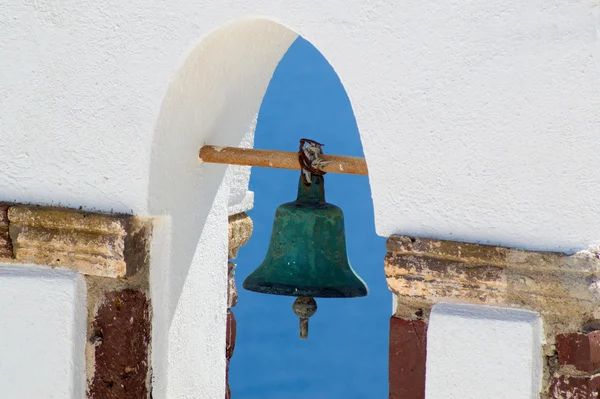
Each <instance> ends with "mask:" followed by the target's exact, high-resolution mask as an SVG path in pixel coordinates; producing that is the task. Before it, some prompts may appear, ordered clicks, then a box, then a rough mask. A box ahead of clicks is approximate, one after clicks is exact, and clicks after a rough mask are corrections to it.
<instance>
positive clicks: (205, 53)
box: [148, 19, 389, 398]
mask: <svg viewBox="0 0 600 399" xmlns="http://www.w3.org/2000/svg"><path fill="white" fill-rule="evenodd" d="M297 37H298V35H297V34H296V33H295V32H293V31H292V30H290V29H288V28H286V27H284V26H282V25H280V24H277V23H275V22H273V21H269V20H265V19H244V20H238V21H234V22H232V23H229V24H227V25H225V26H223V27H221V28H219V29H217V30H216V31H214V32H212V33H211V34H209V35H208V36H207V37H205V38H203V39H202V40H201V41H200V42H199V43H198V44H197V45H196V46H193V49H192V51H191V52H190V54H188V55H187V56H186V57H185V60H184V61H183V63H182V66H181V67H180V68H179V69H178V71H177V72H176V73H175V74H174V77H173V79H172V81H171V82H170V84H169V87H168V90H167V92H166V94H165V97H164V100H163V103H162V106H161V111H160V115H159V117H158V120H157V123H156V128H155V132H154V140H153V147H152V154H151V159H150V160H149V162H150V165H151V166H150V178H149V182H148V185H149V187H148V191H149V196H148V198H149V199H148V210H149V212H150V213H151V214H152V215H153V216H157V227H156V229H155V231H154V239H153V243H154V244H153V248H152V256H151V272H150V280H151V282H150V291H151V296H152V302H153V330H152V369H153V397H155V398H162V397H169V398H170V397H186V395H187V396H192V397H193V396H195V395H197V393H198V390H202V391H203V392H202V395H203V396H206V397H215V398H218V397H223V395H224V392H223V389H224V385H223V384H222V383H221V382H222V381H224V380H225V368H226V363H225V359H224V356H223V351H224V347H225V326H226V322H225V319H226V306H227V304H226V298H225V295H224V293H225V290H226V286H227V241H228V240H227V218H228V216H229V215H230V214H231V212H232V209H235V212H241V211H245V210H247V209H245V208H244V206H245V204H246V203H247V202H249V201H247V196H246V194H247V187H248V179H249V171H248V168H239V167H235V170H233V173H232V168H234V167H229V169H227V167H225V166H223V165H211V164H202V163H201V162H200V161H199V159H198V153H197V150H198V149H199V148H200V147H201V146H202V145H204V144H213V145H223V146H235V147H240V146H252V145H253V140H254V130H255V127H256V121H257V115H258V112H259V109H260V107H261V103H262V102H263V97H264V95H265V92H266V90H267V87H268V86H269V82H271V78H272V76H273V73H274V71H275V68H276V67H277V65H278V64H279V61H280V60H281V58H282V57H283V56H284V54H285V53H286V51H287V50H288V48H289V47H290V45H291V44H292V43H293V42H294V41H295V40H296V38H297ZM296 45H297V46H308V44H307V43H306V42H304V41H299V42H296ZM311 51H313V53H312V54H311V55H310V56H311V57H313V58H314V57H316V58H319V57H320V58H319V59H320V61H319V62H320V63H321V65H323V63H325V64H327V63H326V61H325V60H324V58H322V56H321V55H320V54H319V53H318V51H317V50H315V49H312V50H311ZM288 61H289V60H288ZM288 61H286V62H284V63H283V64H282V66H285V65H286V64H287V62H288ZM291 61H292V63H297V60H294V59H291ZM327 67H328V68H329V69H328V70H327V72H326V74H327V78H326V80H324V81H323V82H321V83H324V82H327V84H328V86H326V87H325V86H324V87H321V91H320V92H319V93H317V92H315V93H313V95H318V96H322V95H323V93H326V94H327V95H332V94H333V95H334V96H336V97H335V101H337V102H338V103H337V104H338V105H339V106H340V107H341V108H340V109H343V110H344V111H343V113H341V114H339V113H330V114H327V113H323V112H321V113H320V114H319V115H321V116H327V120H328V124H329V125H328V127H325V125H322V124H321V125H319V121H318V119H314V118H313V119H312V120H311V119H310V118H304V119H301V120H305V122H306V123H305V124H303V125H298V124H297V123H296V124H295V128H294V129H293V130H292V129H291V128H290V126H289V125H286V126H280V127H278V126H275V128H272V129H271V130H270V131H269V132H265V134H262V135H261V134H259V136H258V137H259V140H260V141H259V145H258V146H259V147H262V148H276V149H280V150H287V149H291V150H295V149H296V148H297V145H298V140H299V139H300V138H301V137H302V136H309V137H310V138H313V139H316V140H322V141H324V142H325V144H326V145H327V147H326V148H325V150H326V151H327V150H329V149H331V151H332V152H333V151H335V152H336V153H339V154H345V155H359V154H361V152H362V151H361V148H360V137H359V135H358V130H357V128H356V122H355V120H354V116H353V113H352V109H351V106H350V103H349V101H348V98H347V96H346V94H345V91H344V89H343V87H342V85H341V83H340V81H339V78H337V76H336V74H335V72H334V71H333V69H332V68H331V66H328V65H327ZM277 81H278V80H274V82H275V84H273V85H271V91H270V94H269V95H268V96H267V99H266V102H265V104H266V105H267V106H268V104H269V101H270V100H269V99H270V98H272V96H273V95H274V94H276V91H277V90H280V89H281V87H279V88H278V85H277ZM330 98H331V99H333V97H330ZM282 99H283V101H287V100H288V99H290V96H284V97H282ZM304 101H305V105H307V104H308V103H307V102H306V101H308V102H310V100H308V99H307V98H304ZM271 111H272V109H271ZM263 112H264V114H263V117H262V118H261V120H264V121H265V122H264V123H266V124H268V123H269V121H271V123H273V122H275V123H277V122H276V121H277V120H276V119H275V120H274V119H272V118H269V117H268V113H269V112H270V111H269V108H264V107H263ZM305 112H307V115H308V116H310V115H313V116H314V115H315V112H316V108H313V109H312V110H311V109H308V108H305ZM341 115H343V116H341ZM298 116H299V114H296V117H298ZM305 116H306V115H305ZM336 118H337V119H336ZM279 120H280V121H281V119H279ZM296 120H297V121H298V120H300V119H296ZM288 122H289V121H288ZM315 126H321V132H318V129H315ZM261 129H267V127H264V128H261ZM227 170H229V172H228V173H226V171H227ZM254 174H255V177H254V183H253V185H257V184H258V188H255V190H256V194H257V201H256V202H257V203H258V202H260V205H261V207H260V208H257V209H256V211H255V215H254V218H256V219H257V222H258V223H256V226H257V231H256V233H255V234H256V236H255V237H254V238H253V240H254V241H253V244H252V247H250V248H255V249H258V248H261V247H263V246H264V240H265V234H264V230H269V229H270V223H271V221H272V216H273V215H272V211H273V210H274V205H275V204H274V202H269V203H263V201H264V199H265V198H267V196H269V195H270V194H272V191H270V190H272V189H273V188H274V186H279V187H282V188H283V190H282V191H281V193H280V194H282V195H281V196H279V195H277V196H271V199H272V200H273V201H275V200H279V199H282V202H283V200H284V199H285V200H286V201H287V200H288V199H289V198H290V196H292V197H293V196H294V190H295V187H296V182H297V176H298V175H297V173H293V172H285V171H277V170H269V171H258V170H256V171H254ZM326 179H327V185H328V188H327V196H328V200H329V201H330V202H332V203H336V204H338V205H339V206H341V207H342V209H344V211H345V212H346V226H347V227H346V229H347V232H351V233H350V234H349V236H348V246H349V248H350V249H349V255H350V259H351V262H353V265H354V266H355V268H356V270H357V271H358V272H359V274H361V275H364V276H365V278H366V280H367V283H368V284H369V286H370V289H371V294H370V296H369V297H367V298H362V299H356V300H337V301H335V300H330V301H320V303H319V306H320V308H319V314H318V316H317V318H316V319H315V320H314V323H313V324H312V333H311V334H312V337H311V340H309V341H308V343H307V342H299V340H298V337H297V320H295V319H294V317H295V316H294V315H293V313H292V312H291V310H290V305H291V302H290V303H289V304H288V303H287V302H288V299H289V298H285V297H269V296H261V295H256V296H254V297H253V298H252V301H254V300H256V301H259V302H256V303H257V304H258V305H257V306H258V307H262V306H263V304H268V307H265V308H263V309H262V310H263V311H261V315H258V314H257V313H253V311H252V310H251V308H252V306H251V305H250V304H251V303H253V302H250V300H251V299H250V297H249V296H246V295H245V293H244V294H242V297H241V301H240V302H242V301H244V300H248V301H249V303H248V305H249V307H248V314H247V315H245V316H242V318H241V319H240V322H239V328H238V330H239V331H240V335H241V336H242V341H241V343H240V344H239V346H238V348H237V349H236V356H237V352H240V353H241V355H240V360H238V361H237V366H236V367H238V369H240V368H241V369H243V368H245V367H246V368H252V369H254V370H257V371H258V370H261V369H258V368H257V367H254V366H250V364H256V362H258V361H259V360H260V361H266V363H269V362H268V357H267V356H269V357H270V356H272V355H269V352H271V353H275V351H276V350H280V349H281V346H280V347H279V348H278V349H275V348H274V347H272V348H270V349H269V345H268V344H267V345H266V346H264V347H263V348H265V350H264V351H260V353H258V354H255V355H254V356H257V357H256V358H255V359H252V356H253V354H252V351H253V350H254V349H255V348H257V346H256V345H255V344H254V343H253V341H252V340H261V341H262V342H265V343H267V342H268V340H269V339H270V338H269V336H270V334H271V333H273V330H272V329H271V328H270V327H269V326H264V328H260V326H259V324H260V323H257V320H256V317H265V319H263V320H268V319H270V320H271V321H274V319H273V317H274V315H278V314H281V315H282V317H285V319H279V320H277V326H278V327H281V328H285V329H287V331H288V332H289V334H288V335H287V336H286V338H285V345H289V346H287V348H288V349H290V350H292V349H293V351H292V352H290V353H289V356H288V358H287V359H286V358H284V357H282V358H281V360H283V361H284V362H287V363H288V366H287V368H285V370H286V373H289V375H298V376H300V377H299V378H301V379H299V380H297V381H296V382H297V383H303V385H314V386H315V387H317V388H318V389H319V387H320V391H322V392H324V393H325V394H326V396H327V397H334V396H336V395H337V394H338V392H337V391H332V390H333V389H334V387H335V386H338V387H339V386H342V385H348V378H349V377H350V378H352V379H354V380H355V381H358V380H360V379H361V378H363V379H368V380H369V383H370V384H374V383H375V380H376V378H377V377H379V378H380V379H381V378H385V372H382V370H381V367H385V365H386V361H387V346H386V345H387V341H386V339H385V337H387V316H388V315H389V313H388V312H389V308H388V306H389V292H388V291H387V289H386V288H385V282H384V278H383V273H381V267H380V264H381V259H382V257H383V248H384V246H383V244H382V243H381V244H378V245H377V246H374V245H373V240H377V239H378V238H377V237H376V236H375V231H374V227H373V210H372V202H371V199H370V195H369V189H368V184H369V182H368V179H367V178H366V177H363V178H357V177H354V176H353V177H348V176H333V175H330V176H329V175H328V176H327V177H326ZM261 181H267V182H273V184H270V185H269V184H267V185H264V186H260V182H261ZM349 192H351V193H353V195H352V196H348V193H349ZM351 198H354V199H355V201H354V202H351V201H350V202H349V200H350V199H351ZM250 202H251V201H250ZM263 204H264V206H265V207H263V206H262V205H263ZM259 219H260V220H259ZM364 223H367V224H368V227H367V228H366V229H365V227H364ZM367 237H368V238H367ZM267 239H268V237H267ZM255 243H256V244H255ZM374 248H378V249H379V250H380V253H374V252H373V251H374ZM255 252H256V255H255V257H254V258H249V259H248V262H246V261H244V259H240V260H238V262H237V263H238V264H240V265H239V269H238V272H239V273H240V277H241V276H242V274H243V273H249V272H250V271H251V269H252V267H254V266H255V265H256V263H255V261H254V260H255V259H256V257H257V256H260V255H258V253H259V252H262V251H255ZM245 253H248V254H249V253H250V251H248V250H246V251H245ZM367 254H370V255H369V256H366V255H367ZM374 259H376V261H373V260H374ZM242 263H243V264H242ZM378 275H380V276H379V277H378V278H377V277H376V276H378ZM241 281H242V280H241V279H238V288H239V289H240V291H241ZM381 298H385V299H384V300H382V299H381ZM260 301H264V302H260ZM376 304H377V305H376ZM382 304H383V305H382ZM238 306H239V305H238ZM265 306H266V305H265ZM374 309H378V310H379V311H380V312H382V317H381V320H379V323H380V325H381V326H380V328H376V327H375V326H374V324H373V323H375V321H374V320H375V313H373V311H374ZM384 309H385V310H384ZM280 311H281V313H279V312H280ZM383 312H385V316H383ZM239 313H244V308H240V312H239ZM283 315H285V316H283ZM246 316H247V317H246ZM253 319H254V320H253ZM367 325H369V326H373V328H376V329H377V331H378V334H379V335H380V337H379V338H377V339H374V338H373V336H372V335H369V334H363V332H364V331H366V329H365V326H367ZM246 328H248V329H249V330H248V331H250V335H248V336H247V337H248V340H246V338H244V337H245V336H246V335H245V334H246V333H245V331H244V330H245V329H246ZM343 336H347V338H348V340H346V341H344V340H342V339H340V338H341V337H343ZM288 337H289V339H288ZM301 344H303V345H304V346H300V345H301ZM307 345H308V346H307ZM332 345H333V346H335V348H336V350H335V351H332V350H331V349H332V348H331V346H332ZM311 346H312V347H311ZM240 347H241V348H242V349H240ZM244 347H247V349H248V350H249V351H248V352H245V350H244ZM375 347H378V348H379V349H375ZM307 348H309V349H307ZM342 349H343V351H342ZM294 351H296V352H295V353H294ZM375 352H378V353H379V356H378V357H376V358H374V357H373V356H371V360H370V361H368V362H365V361H364V356H366V354H367V353H369V354H371V355H372V354H373V353H375ZM300 353H302V354H303V359H302V362H297V361H296V360H294V358H293V356H297V355H298V354H300ZM258 357H260V359H259V358H258ZM234 358H235V357H234ZM327 358H328V359H329V361H328V362H324V360H326V359H327ZM244 359H246V361H248V359H250V360H249V363H246V366H245V365H244V362H245V360H244ZM317 362H320V363H322V364H323V365H326V367H328V368H329V369H330V370H328V372H327V373H325V374H323V376H321V377H319V376H318V374H317V373H314V372H311V374H310V375H307V374H305V375H304V377H302V375H303V373H304V372H306V370H308V369H311V368H310V367H308V368H307V365H308V364H309V363H310V364H316V363H317ZM266 363H263V364H266ZM271 363H272V364H271V366H278V365H280V364H281V363H279V362H276V363H273V362H271ZM376 364H377V365H378V369H377V372H375V371H374V370H375V368H373V365H376ZM345 365H348V366H347V367H346V366H345ZM349 365H352V366H349ZM355 366H357V367H355ZM358 366H360V367H358ZM282 370H283V369H282ZM314 370H319V368H314ZM321 370H325V369H324V368H321ZM336 370H337V371H336ZM369 370H372V371H373V372H370V371H369ZM247 371H249V370H247ZM261 371H262V373H264V374H263V375H264V376H268V375H269V374H270V373H272V372H273V368H272V367H270V368H269V369H266V368H264V369H262V370H261ZM244 372H246V371H242V373H244ZM273 376H274V374H271V376H270V377H268V381H269V382H268V384H269V385H268V386H269V387H271V388H274V390H272V391H269V390H267V391H263V396H261V395H260V394H259V396H258V397H264V394H266V395H270V394H271V393H273V394H274V395H276V396H277V392H284V396H286V397H289V393H290V392H291V390H294V389H296V388H297V387H294V386H293V385H292V386H289V384H288V381H287V380H285V379H280V380H278V379H277V378H273ZM376 376H377V377H376ZM233 378H235V377H233ZM302 378H305V379H302ZM317 378H320V380H321V381H326V380H328V381H329V383H330V384H331V385H321V383H320V382H318V381H317V380H316V379H317ZM325 378H326V379H325ZM256 381H258V380H256ZM240 382H242V383H243V381H240ZM278 385H282V386H284V387H286V388H284V389H283V391H278V390H276V389H278V388H277V386H278ZM377 385H378V387H377V388H375V389H379V388H381V389H382V392H383V391H385V389H386V384H385V381H384V380H382V382H381V383H377ZM379 385H380V387H379ZM350 386H351V387H352V388H357V386H356V385H352V384H350ZM207 389H208V391H207ZM242 389H244V390H246V388H242ZM296 390H297V389H296ZM355 392H359V391H356V389H355ZM369 393H373V388H370V389H369ZM239 394H240V395H243V393H239ZM315 397H318V396H315Z"/></svg>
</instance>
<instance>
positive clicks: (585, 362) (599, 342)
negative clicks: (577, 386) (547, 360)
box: [556, 331, 600, 373]
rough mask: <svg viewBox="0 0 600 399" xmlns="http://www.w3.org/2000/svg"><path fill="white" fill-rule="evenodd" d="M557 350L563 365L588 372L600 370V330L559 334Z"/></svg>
mask: <svg viewBox="0 0 600 399" xmlns="http://www.w3.org/2000/svg"><path fill="white" fill-rule="evenodd" d="M556 350H557V352H558V360H559V362H560V365H561V366H574V367H575V368H576V369H577V370H580V371H585V372H587V373H593V372H595V371H598V370H600V331H593V332H590V333H588V334H578V333H571V334H558V335H557V336H556Z"/></svg>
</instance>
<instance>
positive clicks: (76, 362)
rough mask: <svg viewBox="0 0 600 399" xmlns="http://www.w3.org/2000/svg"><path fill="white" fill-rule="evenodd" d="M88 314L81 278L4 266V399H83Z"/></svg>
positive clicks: (0, 384) (0, 333)
mask: <svg viewBox="0 0 600 399" xmlns="http://www.w3.org/2000/svg"><path fill="white" fill-rule="evenodd" d="M86 313H87V307H86V289H85V283H84V282H83V278H82V277H81V276H79V275H78V274H77V273H75V272H73V271H67V270H51V269H50V270H49V269H48V268H42V267H39V266H32V265H29V266H27V265H23V266H18V267H15V266H14V265H10V264H0V397H2V398H6V399H19V398H29V399H46V398H47V399H62V398H83V397H84V396H85V337H86V328H87V323H86Z"/></svg>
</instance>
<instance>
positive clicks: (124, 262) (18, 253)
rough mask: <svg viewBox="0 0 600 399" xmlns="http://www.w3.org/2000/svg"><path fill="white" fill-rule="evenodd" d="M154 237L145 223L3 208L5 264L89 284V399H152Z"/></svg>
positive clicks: (0, 250)
mask: <svg viewBox="0 0 600 399" xmlns="http://www.w3.org/2000/svg"><path fill="white" fill-rule="evenodd" d="M151 234H152V220H151V219H146V218H140V217H135V216H130V215H115V214H103V213H97V212H84V211H80V210H74V209H65V208H59V207H47V206H36V205H24V204H0V262H2V263H13V264H19V263H21V264H36V265H40V266H48V267H59V268H65V269H71V270H75V271H77V272H79V273H81V274H83V275H84V277H85V281H86V284H87V294H88V296H87V305H88V315H87V323H88V330H87V333H88V337H87V338H88V339H87V345H86V374H87V382H88V388H87V396H88V397H89V398H95V399H103V398H114V399H119V398H140V399H143V398H149V397H151V378H150V377H151V375H150V374H151V373H150V345H151V342H150V337H151V331H150V326H151V311H152V309H151V304H150V300H149V298H150V296H149V245H150V239H151Z"/></svg>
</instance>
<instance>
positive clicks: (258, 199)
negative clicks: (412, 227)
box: [229, 38, 392, 399]
mask: <svg viewBox="0 0 600 399" xmlns="http://www.w3.org/2000/svg"><path fill="white" fill-rule="evenodd" d="M302 137H306V138H310V139H314V140H317V141H319V142H321V143H324V144H325V147H324V148H323V150H324V151H325V152H326V153H330V154H342V155H353V156H362V155H363V154H362V147H361V143H360V136H359V134H358V128H357V125H356V121H355V118H354V114H353V112H352V107H351V105H350V102H349V100H348V97H347V95H346V92H345V90H344V88H343V86H342V84H341V82H340V80H339V78H338V76H337V75H336V73H335V71H334V70H333V68H332V67H331V66H330V65H329V64H328V63H327V61H326V60H325V58H324V57H323V56H322V55H321V54H320V53H319V52H318V51H317V50H316V49H315V48H314V47H313V46H312V45H311V44H310V43H309V42H307V41H306V40H304V39H302V38H299V39H297V40H296V41H295V42H294V44H293V45H292V46H291V47H290V49H289V51H288V52H287V53H286V55H285V57H284V58H283V59H282V61H281V62H280V64H279V66H278V67H277V69H276V71H275V74H274V76H273V79H272V80H271V82H270V84H269V88H268V90H267V93H266V95H265V98H264V100H263V103H262V106H261V109H260V113H259V117H258V124H257V127H256V136H255V147H256V148H263V149H276V150H284V151H295V150H296V149H297V147H298V140H299V139H300V138H302ZM298 173H299V172H296V171H287V170H277V169H258V168H255V169H254V170H253V171H252V176H251V181H250V188H251V190H253V191H254V192H255V205H254V209H253V210H252V211H250V212H249V214H250V216H251V217H252V220H253V222H254V232H253V235H252V238H251V239H250V242H249V243H248V244H247V245H246V246H244V247H242V248H241V250H240V254H239V257H238V258H237V259H236V261H235V262H236V264H237V265H238V266H237V268H236V281H237V286H238V291H239V302H238V305H237V306H236V308H235V309H234V311H235V315H236V319H237V341H236V349H235V353H234V356H233V358H232V361H231V370H230V377H229V383H230V385H231V388H232V396H233V398H234V399H258V398H260V399H276V398H286V399H296V398H297V399H300V398H311V399H321V398H323V399H335V398H367V397H368V398H383V397H386V396H387V389H388V386H387V360H388V335H389V317H390V315H391V302H392V301H391V294H390V292H389V291H388V289H387V284H386V281H385V276H384V272H383V257H384V255H385V239H384V238H381V237H378V236H377V235H376V234H375V228H374V222H373V205H372V200H371V195H370V190H369V182H368V178H367V177H366V176H350V175H336V174H328V175H326V176H325V180H326V197H327V201H328V202H331V203H333V204H336V205H338V206H340V207H341V208H342V210H343V211H344V215H345V222H346V240H347V244H348V255H349V259H350V262H351V264H352V266H353V268H354V269H355V270H356V272H357V273H358V274H359V275H360V276H361V277H363V278H364V279H365V281H366V282H367V284H368V286H369V290H370V293H369V296H368V297H365V298H354V299H317V302H318V306H319V309H318V311H317V313H316V314H315V316H313V317H312V318H311V322H310V323H311V325H310V336H309V338H308V340H306V341H301V340H300V339H299V338H298V320H297V318H296V316H295V315H294V314H293V312H292V310H291V305H292V303H293V301H294V299H295V298H293V297H284V296H271V295H264V294H263V295H261V294H257V293H253V292H248V291H245V290H243V289H242V282H243V281H244V279H245V278H246V276H247V275H248V274H250V273H251V272H252V271H253V270H254V269H255V268H256V267H257V266H258V265H259V264H260V263H261V261H262V260H263V258H264V255H265V253H266V251H267V246H268V242H269V238H270V234H271V228H272V223H273V216H274V213H275V209H276V207H277V206H278V205H280V204H281V203H284V202H288V201H292V200H294V199H295V198H296V190H297V181H298V180H297V179H298Z"/></svg>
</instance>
